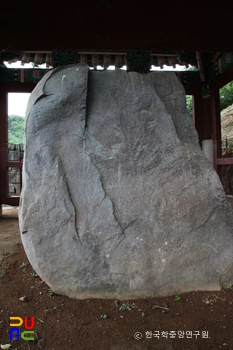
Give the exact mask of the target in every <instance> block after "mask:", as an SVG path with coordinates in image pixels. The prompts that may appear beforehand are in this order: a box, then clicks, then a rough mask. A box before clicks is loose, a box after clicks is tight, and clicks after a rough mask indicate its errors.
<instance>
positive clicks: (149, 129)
mask: <svg viewBox="0 0 233 350" xmlns="http://www.w3.org/2000/svg"><path fill="white" fill-rule="evenodd" d="M26 114H27V115H26V120H25V160H24V169H23V182H24V183H23V190H22V196H21V202H20V213H19V219H20V231H21V237H22V242H23V245H24V248H25V251H26V254H27V256H28V258H29V261H30V262H31V264H32V266H33V268H34V269H35V271H36V272H37V273H38V274H39V275H40V277H41V278H42V279H43V280H44V281H45V282H46V283H47V284H48V285H49V286H50V287H51V288H52V290H53V291H54V292H55V293H58V294H62V295H66V296H69V297H71V298H92V297H93V298H99V297H100V298H119V299H125V298H141V297H152V296H165V295H171V294H175V293H182V292H189V291H197V290H202V291H204V290H220V289H221V288H222V287H226V286H227V285H228V284H229V283H230V282H233V259H232V252H233V211H232V209H231V206H230V204H229V203H228V201H227V198H226V196H225V193H224V191H223V188H222V185H221V183H220V181H219V178H218V176H217V174H216V172H215V171H214V169H213V167H212V165H211V164H210V162H209V161H208V160H207V158H206V157H205V155H204V154H203V152H202V150H201V148H200V147H199V143H198V136H197V133H196V131H195V128H194V126H193V122H192V120H191V118H190V117H189V115H188V113H187V111H186V102H185V92H184V89H183V87H182V85H181V84H180V82H179V81H178V79H177V77H176V75H175V74H174V73H170V72H167V73H164V72H155V73H149V74H139V73H136V72H126V71H123V70H120V69H117V70H115V71H102V72H98V71H90V70H89V68H88V66H87V65H85V64H78V65H71V66H66V67H60V68H57V69H54V70H52V71H50V72H49V73H47V74H46V75H45V77H44V78H43V79H42V80H41V81H40V82H39V83H38V85H37V86H36V88H35V89H34V91H33V92H32V94H31V97H30V100H29V103H28V108H27V113H26Z"/></svg>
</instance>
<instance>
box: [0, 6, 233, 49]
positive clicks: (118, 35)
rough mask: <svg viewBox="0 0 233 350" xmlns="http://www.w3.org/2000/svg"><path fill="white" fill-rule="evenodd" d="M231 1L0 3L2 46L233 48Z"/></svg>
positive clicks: (28, 47)
mask: <svg viewBox="0 0 233 350" xmlns="http://www.w3.org/2000/svg"><path fill="white" fill-rule="evenodd" d="M232 20H233V2H232V1H231V0H227V1H226V0H223V1H221V2H215V1H210V0H205V1H203V0H201V1H200V0H197V1H196V2H187V1H182V0H176V1H171V0H167V1H159V2H158V1H154V2H151V1H148V0H145V1H138V0H135V1H132V0H130V1H127V0H124V1H123V0H99V1H96V0H89V1H82V2H77V1H76V2H74V3H73V4H72V1H71V2H67V3H65V2H62V3H59V2H58V1H56V2H53V1H52V2H51V1H50V2H46V3H43V2H38V3H37V2H32V1H30V2H28V1H22V2H16V1H14V0H11V1H9V0H2V1H1V5H0V32H1V37H0V51H1V52H2V51H3V52H4V51H24V50H27V51H46V50H48V51H53V50H66V49H69V50H73V49H75V50H76V49H78V50H100V49H101V50H151V51H153V52H163V51H174V50H175V51H194V52H196V51H202V52H219V51H220V52H227V51H233V50H232V48H233V39H232Z"/></svg>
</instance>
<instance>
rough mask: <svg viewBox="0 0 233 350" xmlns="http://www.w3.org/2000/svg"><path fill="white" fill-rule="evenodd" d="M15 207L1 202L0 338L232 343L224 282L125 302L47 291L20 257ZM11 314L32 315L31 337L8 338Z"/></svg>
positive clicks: (20, 344) (145, 346)
mask: <svg viewBox="0 0 233 350" xmlns="http://www.w3.org/2000/svg"><path fill="white" fill-rule="evenodd" d="M17 211H18V210H17V208H11V209H9V208H8V209H6V208H5V209H4V210H3V216H2V217H1V218H0V344H2V345H6V344H11V345H12V347H11V349H14V350H21V349H28V350H30V349H31V350H32V349H48V350H65V349H73V350H92V349H93V350H128V349H133V350H149V349H159V350H163V349H164V350H173V349H180V350H181V349H182V350H183V349H184V350H186V349H187V350H201V349H203V350H204V349H212V350H215V349H233V332H232V330H233V290H232V289H233V287H232V288H231V286H230V285H229V288H228V289H226V290H221V291H220V292H194V293H186V294H181V295H179V296H178V295H177V296H170V297H165V298H153V299H139V300H125V301H119V300H106V299H89V300H72V299H69V298H67V297H63V296H60V295H55V294H53V292H52V291H51V290H50V289H49V286H48V285H46V284H45V283H44V282H43V281H42V280H41V279H40V277H39V276H37V274H36V273H35V271H34V270H33V268H32V267H31V265H30V264H29V262H28V260H27V257H26V255H25V252H24V250H23V247H22V244H21V242H20V235H19V227H18V218H17ZM232 283H233V281H232ZM21 297H26V300H25V301H21V300H20V299H19V298H21ZM13 316H15V317H16V316H19V317H22V318H23V317H25V316H28V317H29V325H30V321H31V320H32V319H31V317H34V319H35V325H34V336H32V335H31V337H34V340H23V339H21V340H12V341H10V338H9V332H10V317H13ZM13 322H16V321H13ZM20 330H21V332H23V330H25V328H24V326H23V325H22V326H21V327H20ZM26 336H27V337H28V336H29V337H30V335H26ZM0 348H1V346H0ZM3 348H4V347H3Z"/></svg>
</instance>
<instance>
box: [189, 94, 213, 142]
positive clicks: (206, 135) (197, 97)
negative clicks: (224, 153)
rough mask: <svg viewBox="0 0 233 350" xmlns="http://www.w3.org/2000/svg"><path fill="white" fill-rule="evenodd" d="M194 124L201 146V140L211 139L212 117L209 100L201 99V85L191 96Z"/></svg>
mask: <svg viewBox="0 0 233 350" xmlns="http://www.w3.org/2000/svg"><path fill="white" fill-rule="evenodd" d="M193 106H194V108H193V112H194V113H193V115H194V124H195V128H196V130H197V133H198V136H199V143H200V146H202V141H203V140H211V139H212V134H213V133H212V118H211V101H210V99H208V100H203V99H202V92H201V87H200V89H199V90H197V91H196V92H195V94H194V97H193Z"/></svg>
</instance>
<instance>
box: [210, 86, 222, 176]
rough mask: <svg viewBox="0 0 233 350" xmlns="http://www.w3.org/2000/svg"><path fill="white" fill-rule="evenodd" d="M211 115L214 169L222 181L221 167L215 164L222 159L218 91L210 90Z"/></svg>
mask: <svg viewBox="0 0 233 350" xmlns="http://www.w3.org/2000/svg"><path fill="white" fill-rule="evenodd" d="M211 113H212V127H213V141H214V168H215V170H216V172H217V173H218V176H219V177H220V180H221V181H222V167H221V166H219V165H218V164H217V158H222V136H221V116H220V99H219V89H218V88H216V87H212V88H211Z"/></svg>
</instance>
